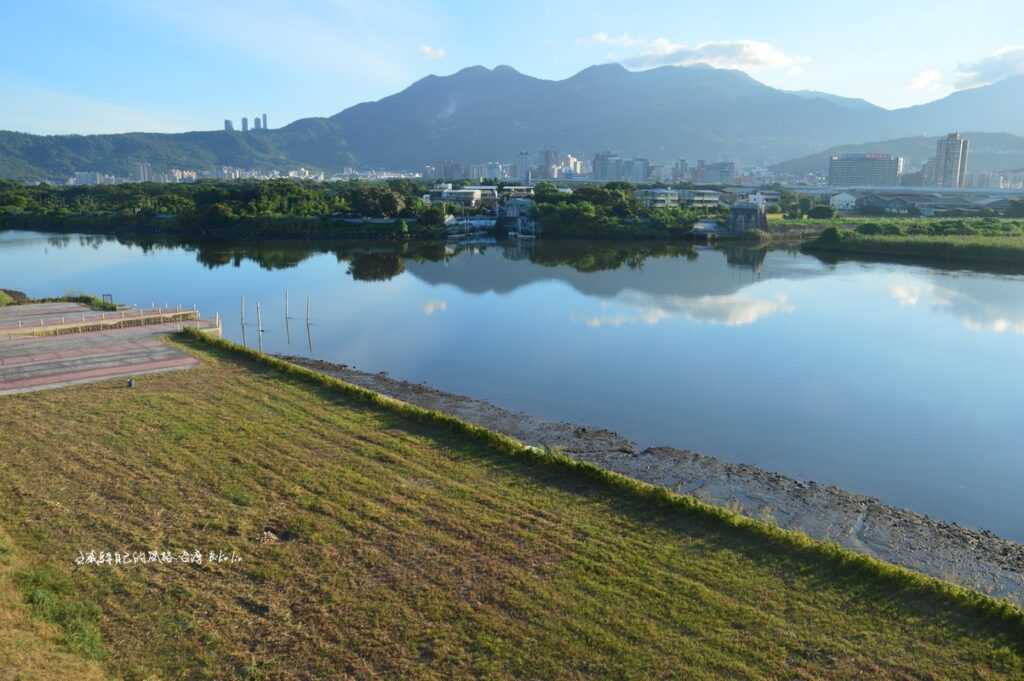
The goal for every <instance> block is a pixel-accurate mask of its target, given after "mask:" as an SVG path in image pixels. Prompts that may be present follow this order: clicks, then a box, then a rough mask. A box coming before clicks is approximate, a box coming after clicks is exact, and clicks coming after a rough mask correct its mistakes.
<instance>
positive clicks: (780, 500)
mask: <svg viewBox="0 0 1024 681" xmlns="http://www.w3.org/2000/svg"><path fill="white" fill-rule="evenodd" d="M282 359H285V360H288V361H290V362H294V363H295V364H299V365H301V366H305V367H307V368H310V369H313V370H315V371H320V372H323V373H326V374H329V375H331V376H335V377H337V378H340V379H342V380H344V381H347V382H349V383H353V384H355V385H359V386H362V387H364V388H368V389H370V390H374V391H377V392H379V393H383V394H385V395H389V396H391V397H395V398H397V399H400V400H403V401H405V402H409V403H411V404H416V405H419V406H421V407H425V408H427V409H433V410H436V411H441V412H445V413H448V414H452V415H454V416H458V417H459V418H461V419H463V420H465V421H469V422H471V423H475V424H477V425H480V426H484V427H486V428H490V429H491V430H496V431H499V432H501V433H505V434H506V435H510V436H512V437H514V438H516V439H517V440H520V441H521V442H524V443H526V444H530V445H535V446H541V447H553V448H558V449H561V450H562V451H564V452H565V453H566V454H569V455H571V456H573V457H576V458H578V459H580V460H583V461H588V462H591V463H594V464H597V465H599V466H602V467H604V468H607V469H609V470H613V471H616V472H619V473H622V474H624V475H628V476H630V477H632V478H636V479H638V480H643V481H644V482H648V483H651V484H655V485H660V486H663V487H666V488H668V489H671V490H673V491H676V492H679V493H681V494H688V495H691V496H694V497H698V498H700V499H702V500H704V501H707V502H709V503H713V504H717V505H720V506H727V507H729V508H731V509H733V510H736V511H739V512H741V513H744V514H745V515H748V516H750V517H753V518H758V519H760V520H764V521H766V522H771V523H775V524H777V525H779V526H780V527H784V528H787V529H791V530H798V531H800V532H803V533H805V534H807V535H809V536H811V537H814V538H815V539H822V540H829V541H833V542H836V543H838V544H840V545H842V546H844V547H846V548H848V549H851V550H854V551H858V552H860V553H865V554H868V555H870V556H874V557H876V558H879V559H881V560H885V561H888V562H890V563H895V564H898V565H902V566H904V567H907V568H910V569H912V570H917V571H919V572H923V573H925V574H928V575H932V576H934V577H938V578H940V579H944V580H946V581H949V582H953V583H956V584H960V585H962V586H965V587H969V588H971V589H975V590H977V591H980V592H982V593H986V594H989V595H991V596H994V597H997V598H1005V599H1008V600H1010V601H1013V602H1015V603H1017V604H1018V605H1024V546H1022V545H1021V544H1018V543H1016V542H1012V541H1007V540H1005V539H1000V538H999V537H997V536H995V535H994V534H992V533H991V532H987V531H976V530H971V529H968V528H964V527H960V526H959V525H957V524H955V523H944V522H941V521H937V520H934V519H932V518H928V517H926V516H922V515H920V514H917V513H914V512H912V511H908V510H906V509H901V508H895V507H892V506H887V505H885V504H883V503H881V502H880V501H879V500H878V499H875V498H873V497H866V496H862V495H858V494H852V493H850V492H846V491H844V490H842V489H839V488H838V487H833V486H826V485H818V484H815V483H814V482H802V481H799V480H794V479H791V478H787V477H784V476H782V475H778V474H776V473H771V472H768V471H765V470H762V469H760V468H757V467H755V466H747V465H738V464H729V463H724V462H722V461H719V460H718V459H715V458H714V457H710V456H705V455H702V454H697V453H694V452H689V451H684V450H679V449H670V448H667V447H652V448H649V449H643V450H641V449H640V448H638V447H637V446H636V445H635V444H634V443H632V442H630V441H628V440H626V439H624V438H622V437H620V436H619V435H617V434H615V433H612V432H610V431H607V430H603V429H599V428H591V427H586V426H580V425H574V424H571V423H561V422H554V421H546V420H544V419H541V418H538V417H536V416H531V415H528V414H524V413H520V412H513V411H509V410H507V409H502V408H500V407H496V406H494V405H492V404H490V403H488V402H484V401H482V400H476V399H472V398H469V397H463V396H460V395H453V394H450V393H444V392H441V391H439V390H434V389H432V388H429V387H427V386H425V385H419V384H414V383H408V382H405V381H399V380H395V379H392V378H390V377H388V376H387V375H385V374H370V373H366V372H362V371H358V370H356V369H352V368H350V367H347V366H345V365H340V364H332V363H329V362H323V361H319V360H310V359H306V358H301V357H282Z"/></svg>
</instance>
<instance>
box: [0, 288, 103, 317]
mask: <svg viewBox="0 0 1024 681" xmlns="http://www.w3.org/2000/svg"><path fill="white" fill-rule="evenodd" d="M30 303H79V304H81V305H85V306H87V307H89V309H92V310H96V311H97V312H99V311H101V310H102V311H104V312H113V311H115V310H117V305H116V304H114V303H108V302H106V301H105V300H103V299H102V298H98V297H96V296H94V295H91V294H88V293H79V292H76V291H69V292H67V293H65V294H64V295H62V296H56V297H53V298H29V297H28V296H26V295H25V294H24V293H22V292H21V291H13V290H11V289H0V307H4V306H5V305H28V304H30Z"/></svg>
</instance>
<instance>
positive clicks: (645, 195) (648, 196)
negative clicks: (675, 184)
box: [633, 189, 679, 209]
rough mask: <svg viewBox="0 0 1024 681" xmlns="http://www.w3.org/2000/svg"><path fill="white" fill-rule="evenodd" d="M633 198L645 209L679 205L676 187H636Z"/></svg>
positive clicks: (676, 206)
mask: <svg viewBox="0 0 1024 681" xmlns="http://www.w3.org/2000/svg"><path fill="white" fill-rule="evenodd" d="M633 198H634V199H636V200H637V202H639V203H640V205H641V206H643V207H644V208H647V209H652V208H678V207H679V191H678V190H676V189H637V190H636V191H634V192H633Z"/></svg>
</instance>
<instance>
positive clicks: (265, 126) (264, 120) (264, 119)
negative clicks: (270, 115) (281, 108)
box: [263, 114, 267, 130]
mask: <svg viewBox="0 0 1024 681" xmlns="http://www.w3.org/2000/svg"><path fill="white" fill-rule="evenodd" d="M263 129H264V130H266V129H267V114H263Z"/></svg>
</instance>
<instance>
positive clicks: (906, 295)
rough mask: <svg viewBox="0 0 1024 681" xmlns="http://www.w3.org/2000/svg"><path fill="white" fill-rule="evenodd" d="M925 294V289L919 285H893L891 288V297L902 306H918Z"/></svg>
mask: <svg viewBox="0 0 1024 681" xmlns="http://www.w3.org/2000/svg"><path fill="white" fill-rule="evenodd" d="M923 293H924V290H923V288H922V287H921V286H919V285H917V284H893V285H892V286H890V287H889V295H890V296H892V299H893V300H895V301H896V302H897V303H899V304H900V305H907V306H911V305H917V304H918V303H919V302H921V295H922V294H923Z"/></svg>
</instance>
